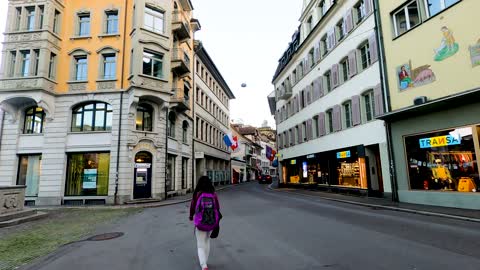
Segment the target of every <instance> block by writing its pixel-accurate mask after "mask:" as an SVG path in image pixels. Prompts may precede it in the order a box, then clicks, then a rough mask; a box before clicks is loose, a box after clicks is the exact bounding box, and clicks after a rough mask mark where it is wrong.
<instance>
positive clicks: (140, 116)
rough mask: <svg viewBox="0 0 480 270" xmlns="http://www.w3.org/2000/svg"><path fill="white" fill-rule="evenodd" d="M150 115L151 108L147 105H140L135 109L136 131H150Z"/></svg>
mask: <svg viewBox="0 0 480 270" xmlns="http://www.w3.org/2000/svg"><path fill="white" fill-rule="evenodd" d="M152 115H153V108H152V106H150V105H148V104H145V103H143V104H140V105H138V107H137V118H136V121H135V122H136V125H137V130H140V131H152V130H153V125H152V122H153V121H152Z"/></svg>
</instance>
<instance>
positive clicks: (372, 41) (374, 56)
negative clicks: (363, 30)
mask: <svg viewBox="0 0 480 270" xmlns="http://www.w3.org/2000/svg"><path fill="white" fill-rule="evenodd" d="M368 46H369V50H370V60H371V62H372V64H373V63H375V62H377V61H378V44H377V37H376V36H375V33H373V34H372V35H371V36H370V37H369V38H368Z"/></svg>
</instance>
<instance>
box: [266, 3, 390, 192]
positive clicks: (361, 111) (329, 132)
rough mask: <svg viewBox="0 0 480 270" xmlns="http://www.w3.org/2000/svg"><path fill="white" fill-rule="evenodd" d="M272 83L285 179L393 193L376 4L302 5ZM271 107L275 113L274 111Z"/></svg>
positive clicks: (340, 188) (337, 188) (351, 189)
mask: <svg viewBox="0 0 480 270" xmlns="http://www.w3.org/2000/svg"><path fill="white" fill-rule="evenodd" d="M300 22H301V25H300V27H299V31H298V32H297V33H296V34H295V35H294V36H293V40H292V42H291V44H290V46H289V49H288V50H287V51H286V52H285V53H284V55H283V56H282V58H281V59H280V61H279V66H278V68H277V71H276V73H275V76H274V79H273V83H274V85H275V101H276V102H272V97H270V98H269V99H270V106H271V109H272V111H274V112H275V118H276V123H277V144H278V149H279V156H280V157H279V161H280V169H279V170H280V174H281V177H280V180H281V181H280V182H281V183H282V184H289V185H314V186H316V187H319V188H320V189H328V190H338V191H340V192H341V191H345V190H347V191H348V192H351V191H356V192H358V193H361V194H368V195H374V196H376V195H378V196H380V195H382V194H385V193H389V192H390V190H391V189H390V181H389V169H388V166H389V161H388V148H387V140H386V132H385V128H384V123H383V122H382V121H378V120H375V116H376V115H378V114H381V113H382V112H383V108H384V105H383V99H382V93H381V87H380V69H379V64H378V56H377V55H378V52H377V51H378V49H377V48H378V46H377V40H376V35H375V18H374V14H373V3H372V1H371V0H347V1H334V0H321V1H320V0H311V1H304V8H303V12H302V15H301V18H300ZM272 105H273V108H272Z"/></svg>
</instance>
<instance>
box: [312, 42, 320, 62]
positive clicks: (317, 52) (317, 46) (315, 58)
mask: <svg viewBox="0 0 480 270" xmlns="http://www.w3.org/2000/svg"><path fill="white" fill-rule="evenodd" d="M318 60H320V44H319V43H315V47H314V49H313V61H315V63H317V62H318Z"/></svg>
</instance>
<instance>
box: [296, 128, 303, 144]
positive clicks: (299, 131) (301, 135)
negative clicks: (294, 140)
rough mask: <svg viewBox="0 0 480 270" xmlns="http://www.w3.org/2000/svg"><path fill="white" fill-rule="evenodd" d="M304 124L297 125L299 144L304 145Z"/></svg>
mask: <svg viewBox="0 0 480 270" xmlns="http://www.w3.org/2000/svg"><path fill="white" fill-rule="evenodd" d="M302 126H303V124H299V125H297V127H298V143H299V144H300V143H303V130H302Z"/></svg>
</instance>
